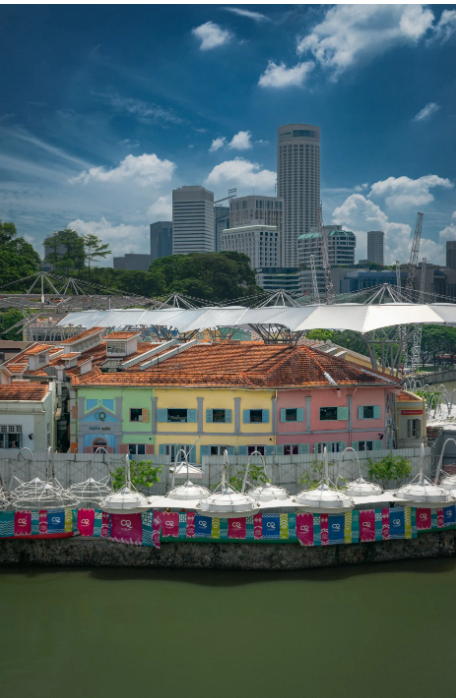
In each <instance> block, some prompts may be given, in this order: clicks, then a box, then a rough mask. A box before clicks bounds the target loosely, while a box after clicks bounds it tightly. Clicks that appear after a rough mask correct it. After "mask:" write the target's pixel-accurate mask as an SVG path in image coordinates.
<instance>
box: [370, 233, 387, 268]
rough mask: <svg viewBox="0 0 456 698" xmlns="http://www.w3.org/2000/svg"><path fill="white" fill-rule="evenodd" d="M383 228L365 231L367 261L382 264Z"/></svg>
mask: <svg viewBox="0 0 456 698" xmlns="http://www.w3.org/2000/svg"><path fill="white" fill-rule="evenodd" d="M384 239H385V233H384V232H383V230H369V232H368V233H367V261H368V262H374V263H375V264H381V265H382V266H383V244H384Z"/></svg>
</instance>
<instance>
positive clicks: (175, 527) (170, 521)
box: [161, 511, 179, 538]
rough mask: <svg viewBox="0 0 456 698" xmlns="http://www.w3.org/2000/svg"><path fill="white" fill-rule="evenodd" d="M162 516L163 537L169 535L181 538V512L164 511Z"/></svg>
mask: <svg viewBox="0 0 456 698" xmlns="http://www.w3.org/2000/svg"><path fill="white" fill-rule="evenodd" d="M161 517H162V527H161V533H162V536H163V538H167V537H168V536H173V537H174V538H179V514H178V513H177V512H176V511H164V512H163V514H162V515H161Z"/></svg>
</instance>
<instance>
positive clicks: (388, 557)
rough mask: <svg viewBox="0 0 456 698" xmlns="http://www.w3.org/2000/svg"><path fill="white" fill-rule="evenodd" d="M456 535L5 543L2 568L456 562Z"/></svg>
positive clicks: (283, 567)
mask: <svg viewBox="0 0 456 698" xmlns="http://www.w3.org/2000/svg"><path fill="white" fill-rule="evenodd" d="M455 556H456V531H455V530H446V531H435V532H431V533H423V534H420V535H419V536H418V537H417V538H414V539H413V540H391V541H383V542H378V543H359V544H356V545H330V546H327V547H318V548H305V547H301V546H300V545H299V544H288V545H279V544H273V543H261V544H255V545H254V544H246V543H218V542H217V543H210V542H207V543H202V542H200V543H164V544H163V545H162V547H161V549H160V550H156V549H155V548H143V547H137V546H133V545H122V544H119V543H113V542H111V541H103V540H90V539H82V538H63V539H56V540H41V541H40V540H17V539H4V540H2V541H0V565H14V566H19V565H46V566H63V567H149V568H153V567H155V568H160V567H161V568H164V567H166V568H193V569H204V568H206V569H239V570H302V569H312V568H318V567H337V566H342V565H357V564H362V563H372V562H391V561H395V560H414V559H418V558H435V557H455Z"/></svg>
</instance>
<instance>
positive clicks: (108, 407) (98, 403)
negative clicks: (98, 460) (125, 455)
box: [79, 398, 121, 453]
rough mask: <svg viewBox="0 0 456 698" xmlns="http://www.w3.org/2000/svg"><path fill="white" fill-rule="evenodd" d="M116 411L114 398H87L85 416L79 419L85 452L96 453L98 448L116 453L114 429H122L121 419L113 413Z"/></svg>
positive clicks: (99, 450)
mask: <svg viewBox="0 0 456 698" xmlns="http://www.w3.org/2000/svg"><path fill="white" fill-rule="evenodd" d="M114 412H115V400H114V399H103V400H101V399H100V400H99V399H95V398H89V399H86V401H85V416H84V418H83V419H81V420H80V421H79V429H80V432H81V433H80V435H81V437H82V439H83V448H84V453H96V452H97V450H98V452H103V451H105V452H106V453H115V451H116V436H115V433H112V431H113V430H114V431H115V432H118V431H120V430H121V421H120V420H119V419H117V417H116V416H115V414H112V413H114ZM87 432H89V433H87Z"/></svg>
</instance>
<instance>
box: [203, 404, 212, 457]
mask: <svg viewBox="0 0 456 698" xmlns="http://www.w3.org/2000/svg"><path fill="white" fill-rule="evenodd" d="M209 411H211V412H212V410H208V412H209ZM210 455H211V452H210V446H201V447H200V456H201V458H202V457H203V456H210Z"/></svg>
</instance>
